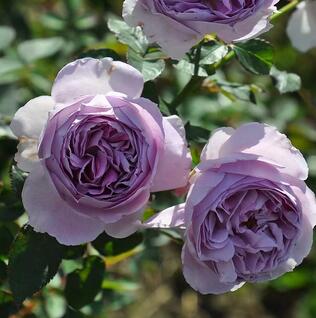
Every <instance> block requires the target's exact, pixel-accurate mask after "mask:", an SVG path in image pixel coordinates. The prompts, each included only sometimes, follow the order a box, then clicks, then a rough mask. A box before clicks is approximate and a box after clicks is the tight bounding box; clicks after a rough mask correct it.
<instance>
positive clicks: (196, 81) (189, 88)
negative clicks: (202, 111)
mask: <svg viewBox="0 0 316 318" xmlns="http://www.w3.org/2000/svg"><path fill="white" fill-rule="evenodd" d="M300 2H301V0H293V1H291V2H290V3H289V4H287V5H285V6H284V7H282V8H281V9H280V10H278V11H277V12H276V13H274V14H273V15H272V17H271V18H270V21H271V22H275V21H276V20H278V19H279V18H280V17H281V16H283V15H285V14H287V13H288V12H290V11H292V10H293V9H295V7H296V6H297V5H298V4H299V3H300ZM201 45H202V43H200V44H199V45H198V47H197V52H196V57H197V59H199V56H200V54H201ZM234 57H235V52H234V51H232V50H231V51H229V52H228V53H227V54H226V56H225V57H224V58H223V59H222V60H221V61H219V62H218V63H216V64H215V65H214V68H215V70H216V69H218V68H220V67H221V66H222V65H224V64H226V63H227V62H229V61H230V60H232V59H233V58H234ZM198 67H199V64H198V62H197V60H196V61H195V64H194V74H195V75H193V76H192V77H191V79H190V80H189V82H188V83H187V84H186V85H185V87H184V88H183V89H182V90H181V92H180V93H179V94H178V95H177V96H176V97H175V99H174V100H173V101H172V102H171V103H170V104H169V110H170V112H171V113H172V114H177V108H178V106H179V105H180V104H182V102H183V101H184V100H185V99H186V97H187V96H189V95H191V93H192V92H194V91H195V90H196V89H197V88H198V87H200V86H201V85H202V83H203V81H204V78H202V77H199V76H198Z"/></svg>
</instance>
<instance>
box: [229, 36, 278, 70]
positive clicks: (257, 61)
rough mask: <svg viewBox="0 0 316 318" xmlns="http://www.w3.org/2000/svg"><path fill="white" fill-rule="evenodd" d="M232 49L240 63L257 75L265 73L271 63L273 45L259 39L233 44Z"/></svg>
mask: <svg viewBox="0 0 316 318" xmlns="http://www.w3.org/2000/svg"><path fill="white" fill-rule="evenodd" d="M233 50H234V52H235V53H236V55H237V58H238V60H239V62H240V63H241V65H242V66H243V67H244V68H245V69H246V70H248V71H249V72H252V73H254V74H257V75H261V74H263V75H267V74H269V72H270V69H271V66H272V64H273V55H274V54H273V47H272V45H271V44H270V43H268V42H267V41H264V40H261V39H253V40H249V41H248V42H245V43H238V44H234V46H233Z"/></svg>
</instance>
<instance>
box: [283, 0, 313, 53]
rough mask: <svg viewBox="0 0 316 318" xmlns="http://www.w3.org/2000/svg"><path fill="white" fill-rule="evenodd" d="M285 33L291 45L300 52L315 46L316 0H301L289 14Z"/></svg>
mask: <svg viewBox="0 0 316 318" xmlns="http://www.w3.org/2000/svg"><path fill="white" fill-rule="evenodd" d="M286 32H287V35H288V37H289V38H290V40H291V42H292V45H293V46H294V47H295V48H296V49H297V50H299V51H301V52H307V51H308V50H309V49H311V48H314V47H316V2H315V1H308V0H307V1H303V2H301V3H299V5H298V6H297V9H296V11H295V12H294V13H293V14H292V15H291V17H290V19H289V22H288V25H287V29H286Z"/></svg>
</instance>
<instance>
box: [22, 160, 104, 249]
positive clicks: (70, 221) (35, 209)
mask: <svg viewBox="0 0 316 318" xmlns="http://www.w3.org/2000/svg"><path fill="white" fill-rule="evenodd" d="M22 199H23V204H24V207H25V209H26V211H27V213H28V216H29V224H30V225H31V226H33V227H34V229H35V231H38V232H41V233H44V232H46V233H48V234H49V235H51V236H54V237H56V239H57V240H58V241H59V242H60V243H61V244H65V245H78V244H81V243H83V242H89V241H92V240H94V239H95V238H96V237H97V236H98V235H99V234H101V233H102V232H103V231H104V224H103V223H102V222H100V220H97V219H92V218H89V217H87V216H83V215H81V214H78V213H77V212H76V211H75V210H74V209H72V208H71V207H70V206H69V205H68V204H67V203H66V202H65V201H63V199H62V198H61V197H60V195H59V193H58V192H57V191H56V188H55V186H54V184H53V183H52V180H51V178H50V176H49V175H48V172H47V170H46V169H45V167H43V165H42V164H41V163H38V164H37V167H36V169H33V170H32V172H31V173H30V175H29V176H28V178H27V179H26V181H25V185H24V188H23V192H22Z"/></svg>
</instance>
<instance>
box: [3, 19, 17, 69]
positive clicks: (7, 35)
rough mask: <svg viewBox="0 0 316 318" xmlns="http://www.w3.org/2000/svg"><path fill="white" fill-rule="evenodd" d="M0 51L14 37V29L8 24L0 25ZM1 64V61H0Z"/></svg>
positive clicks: (8, 44)
mask: <svg viewBox="0 0 316 318" xmlns="http://www.w3.org/2000/svg"><path fill="white" fill-rule="evenodd" d="M0 39H1V41H0V51H1V50H4V49H6V48H7V47H8V46H10V44H11V43H12V42H13V40H14V39H15V30H14V29H13V28H10V27H8V26H5V25H2V26H0ZM0 64H1V63H0Z"/></svg>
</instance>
